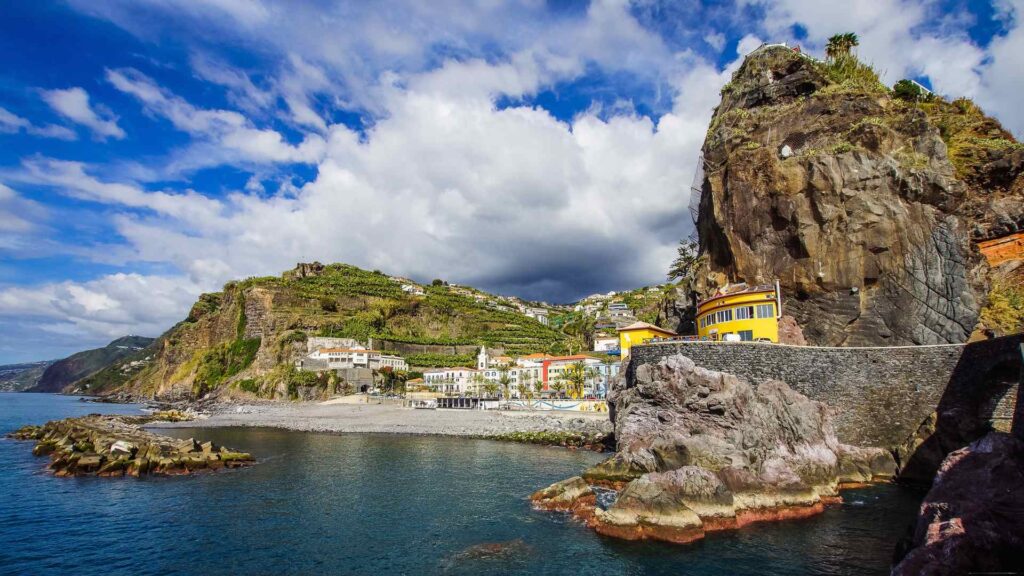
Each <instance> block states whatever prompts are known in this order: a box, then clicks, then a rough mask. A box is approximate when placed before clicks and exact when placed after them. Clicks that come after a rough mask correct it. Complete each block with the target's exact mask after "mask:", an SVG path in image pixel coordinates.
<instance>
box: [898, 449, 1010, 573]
mask: <svg viewBox="0 0 1024 576" xmlns="http://www.w3.org/2000/svg"><path fill="white" fill-rule="evenodd" d="M1022 486H1024V442H1021V440H1020V439H1018V438H1015V437H1013V436H1011V435H1009V434H1005V433H1001V432H992V433H990V434H989V435H988V436H985V437H984V438H982V439H980V440H978V441H976V442H974V443H972V444H971V445H970V446H967V447H966V448H962V449H960V450H957V451H955V452H952V453H951V454H950V455H949V456H947V457H946V459H945V460H944V461H943V463H942V466H941V467H940V468H939V471H938V473H937V474H936V476H935V482H934V484H933V485H932V489H931V491H930V492H928V495H927V496H926V497H925V499H924V502H923V503H922V504H921V511H920V514H919V516H918V521H917V527H916V529H915V530H914V535H913V538H912V540H911V542H910V543H909V546H908V547H907V548H906V549H905V550H903V553H904V555H903V557H902V558H900V559H898V560H899V563H898V564H897V566H896V567H895V569H894V570H893V574H894V575H895V576H910V575H914V576H940V575H941V576H946V575H950V576H952V575H954V574H983V573H984V574H997V573H998V574H1017V573H1021V572H1024V489H1022Z"/></svg>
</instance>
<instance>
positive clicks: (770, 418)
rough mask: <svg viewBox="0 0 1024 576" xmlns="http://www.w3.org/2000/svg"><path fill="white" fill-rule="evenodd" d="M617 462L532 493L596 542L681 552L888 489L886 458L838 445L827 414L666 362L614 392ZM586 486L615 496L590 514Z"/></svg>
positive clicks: (813, 405)
mask: <svg viewBox="0 0 1024 576" xmlns="http://www.w3.org/2000/svg"><path fill="white" fill-rule="evenodd" d="M609 401H610V402H611V403H612V404H613V405H614V412H613V414H614V424H615V437H616V442H617V445H616V448H617V452H616V454H615V455H614V456H612V457H611V458H609V459H608V460H606V461H605V462H603V463H601V464H599V465H597V466H595V467H593V468H591V469H590V470H587V471H585V472H584V473H583V474H582V475H581V477H579V478H571V479H569V480H566V481H563V482H559V483H556V484H553V485H552V486H549V487H548V488H545V489H543V490H540V491H538V492H536V493H534V494H533V496H532V500H533V502H534V504H535V506H536V507H538V508H541V509H550V510H563V511H565V510H568V511H572V512H573V513H574V514H575V515H576V516H577V517H579V518H581V519H582V520H584V521H586V522H587V524H588V525H589V526H591V527H592V528H594V529H595V530H596V531H598V532H599V533H602V534H605V535H608V536H614V537H618V538H624V539H630V540H637V539H656V540H663V541H668V542H677V543H685V542H690V541H693V540H696V539H699V538H701V537H703V536H704V534H705V533H706V532H708V531H713V530H724V529H731V528H737V527H740V526H744V525H746V524H750V523H752V522H760V521H767V520H784V519H790V518H800V517H805V516H810V515H813V514H817V513H820V512H822V511H823V510H824V507H825V506H826V505H827V504H830V503H835V502H838V501H839V490H840V488H842V487H844V486H854V485H860V484H863V483H868V482H877V481H883V480H890V479H891V478H892V477H893V475H894V473H895V470H896V466H895V462H894V460H893V458H892V456H891V455H890V454H889V453H888V452H886V451H884V450H881V449H876V448H859V447H853V446H846V445H843V444H840V443H839V442H838V441H837V440H836V437H835V433H834V431H833V428H832V423H831V421H830V419H829V410H828V408H827V407H826V406H825V405H824V404H822V403H820V402H814V401H812V400H809V399H807V398H806V397H805V396H803V395H801V394H799V393H797V392H795V391H793V390H791V389H790V388H789V387H788V386H786V384H785V383H783V382H779V381H767V382H764V383H762V384H760V385H759V386H756V387H755V386H752V385H750V384H749V383H748V382H746V381H745V380H742V379H740V378H738V377H736V376H734V375H731V374H726V373H723V372H716V371H712V370H707V369H704V368H701V367H698V366H696V365H695V364H694V363H693V362H692V361H691V360H690V359H689V358H686V357H685V356H682V355H674V356H669V357H667V358H664V359H663V360H661V361H660V362H657V363H648V364H641V365H638V366H630V367H629V368H628V369H627V376H626V378H625V379H623V380H620V381H619V382H617V383H615V384H613V386H612V393H611V395H610V396H609ZM591 485H594V486H600V487H602V488H612V489H615V490H617V491H619V494H618V496H617V498H616V499H615V500H614V502H613V503H611V504H610V505H608V506H607V507H598V506H595V505H593V504H591V501H592V500H594V499H595V492H594V489H593V488H591Z"/></svg>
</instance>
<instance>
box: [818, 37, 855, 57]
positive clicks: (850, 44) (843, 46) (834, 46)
mask: <svg viewBox="0 0 1024 576" xmlns="http://www.w3.org/2000/svg"><path fill="white" fill-rule="evenodd" d="M854 46H860V38H858V37H857V35H856V34H854V33H853V32H846V33H844V34H835V35H833V36H832V37H831V38H829V39H828V44H826V45H825V58H827V59H828V60H838V59H840V58H844V57H846V56H849V55H850V51H851V50H853V48H854Z"/></svg>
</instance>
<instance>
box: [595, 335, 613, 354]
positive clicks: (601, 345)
mask: <svg viewBox="0 0 1024 576" xmlns="http://www.w3.org/2000/svg"><path fill="white" fill-rule="evenodd" d="M618 348H619V337H618V336H595V337H594V352H607V351H609V350H618Z"/></svg>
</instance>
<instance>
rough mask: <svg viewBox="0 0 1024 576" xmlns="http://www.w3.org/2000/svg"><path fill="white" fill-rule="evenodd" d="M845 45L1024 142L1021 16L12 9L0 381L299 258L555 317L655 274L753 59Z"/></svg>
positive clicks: (323, 5) (454, 2)
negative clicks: (711, 124) (26, 364)
mask: <svg viewBox="0 0 1024 576" xmlns="http://www.w3.org/2000/svg"><path fill="white" fill-rule="evenodd" d="M849 31H852V32H855V33H857V34H858V35H859V37H860V41H861V46H860V47H859V49H858V53H859V55H860V57H861V59H862V60H865V61H867V62H869V63H872V64H873V65H874V66H875V67H876V68H877V69H878V70H880V71H881V73H882V76H883V80H884V81H885V82H886V83H888V84H890V85H891V84H892V83H894V82H895V81H896V80H899V79H901V78H914V79H917V80H919V81H921V82H922V83H924V84H926V85H928V86H931V87H932V88H933V89H934V90H935V91H937V92H939V93H941V94H944V95H947V96H949V97H959V96H968V97H971V98H973V99H974V100H975V101H976V102H978V103H979V104H980V105H981V106H982V107H983V108H984V109H985V110H986V111H987V112H989V113H990V114H993V115H995V116H996V117H997V118H998V119H999V120H1000V121H1001V122H1002V123H1003V124H1004V125H1005V126H1006V127H1007V128H1008V129H1010V130H1011V131H1012V132H1014V133H1015V134H1024V109H1022V107H1021V106H1019V105H1018V102H1019V95H1020V94H1021V93H1022V92H1024V74H1021V73H1020V70H1022V69H1024V68H1022V64H1024V62H1022V60H1024V0H994V1H991V2H990V1H980V0H978V1H968V0H865V1H861V2H858V1H850V2H842V3H839V2H822V1H821V0H779V1H775V2H771V1H768V0H732V1H723V2H695V1H690V0H678V1H674V2H662V1H658V0H635V1H633V2H629V1H626V0H592V1H590V2H587V1H575V0H566V1H564V2H556V1H547V2H545V1H543V0H477V1H461V0H438V1H436V2H421V1H419V0H394V1H391V0H383V1H380V2H363V1H309V2H303V3H295V2H289V1H286V0H68V1H65V2H50V1H46V0H37V1H33V2H9V3H6V4H5V8H4V16H3V18H2V19H0V61H2V65H0V363H8V362H19V361H29V360H40V359H49V358H58V357H62V356H66V355H68V354H70V353H72V352H75V351H78V350H82V349H85V348H90V347H95V346H99V345H103V344H105V343H106V342H109V341H110V340H113V339H114V338H117V337H119V336H123V335H126V334H139V335H146V336H157V335H159V334H160V333H162V332H163V331H165V330H167V329H168V328H170V327H171V326H172V325H173V324H175V323H176V322H178V321H180V320H181V319H182V318H183V317H184V316H185V315H186V314H187V312H188V309H189V308H190V306H191V305H192V303H193V302H194V301H195V299H196V297H197V296H198V295H199V294H200V293H202V292H208V291H216V290H219V289H220V287H221V286H222V285H223V284H224V283H225V282H226V281H228V280H231V279H237V278H243V277H248V276H264V275H277V274H280V273H281V272H282V271H284V270H287V269H290V268H292V267H293V266H294V265H295V263H296V262H300V261H304V262H306V261H314V260H318V261H321V262H325V263H327V262H347V263H350V264H354V265H357V266H361V267H364V268H367V269H379V270H382V271H385V272H387V273H390V274H397V275H403V276H408V277H411V278H413V279H416V280H418V281H423V282H429V281H430V280H431V279H433V278H443V279H446V280H449V281H451V282H457V283H461V284H469V285H472V286H476V287H479V288H482V289H485V290H490V291H494V292H497V293H502V294H511V295H518V296H521V297H524V298H529V299H538V300H539V299H543V300H547V301H550V302H571V301H575V300H577V299H579V298H581V297H583V296H586V295H588V294H592V293H595V292H606V291H609V290H620V289H629V288H633V287H638V286H642V285H646V284H653V283H658V282H662V281H664V280H665V272H666V270H667V269H668V266H669V264H670V262H671V261H672V258H673V255H674V253H675V246H676V244H677V243H678V241H679V240H680V239H681V238H685V237H687V236H688V235H689V234H690V233H691V232H692V230H693V225H692V222H691V221H690V216H689V213H688V211H687V208H686V206H687V202H688V198H689V190H690V184H691V181H692V179H693V174H694V166H695V163H696V160H697V157H698V154H699V150H700V146H701V144H702V141H703V139H704V134H705V132H706V130H707V123H708V121H709V119H710V117H711V114H712V112H713V109H714V106H715V105H716V104H717V103H718V99H719V90H720V88H721V86H722V85H723V84H725V82H727V81H728V79H729V77H730V75H731V74H732V72H733V71H734V70H735V69H736V68H737V67H738V66H739V64H740V62H741V61H742V57H743V55H744V54H746V53H748V52H749V51H750V50H752V49H754V48H756V47H757V46H758V45H759V44H761V43H762V42H764V41H770V42H789V43H791V44H799V45H800V46H801V47H802V48H803V49H804V50H806V51H809V52H811V53H813V54H819V55H820V54H821V53H822V51H823V46H824V44H825V42H826V39H827V38H828V37H829V36H830V35H832V34H835V33H839V32H849Z"/></svg>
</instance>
